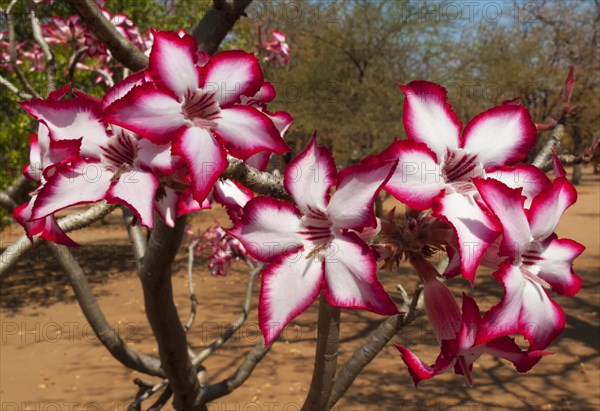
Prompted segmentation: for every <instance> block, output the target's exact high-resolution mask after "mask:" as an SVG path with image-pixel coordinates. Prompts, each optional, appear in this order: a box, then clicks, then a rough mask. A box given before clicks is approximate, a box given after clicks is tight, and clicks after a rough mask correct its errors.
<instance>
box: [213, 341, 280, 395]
mask: <svg viewBox="0 0 600 411" xmlns="http://www.w3.org/2000/svg"><path fill="white" fill-rule="evenodd" d="M270 348H271V345H269V346H268V347H265V342H264V340H261V341H260V342H258V343H257V344H256V345H255V346H254V348H252V350H250V351H249V352H248V354H246V357H245V358H244V361H243V362H242V364H241V365H240V366H239V367H238V369H237V370H236V371H235V372H234V373H233V374H232V375H231V376H230V377H229V378H226V379H225V380H223V381H221V382H219V383H217V384H213V385H209V386H208V387H206V388H205V389H204V390H202V398H201V402H202V404H206V403H207V402H210V401H214V400H216V399H217V398H221V397H224V396H225V395H227V394H229V393H231V392H233V391H234V390H235V389H236V388H238V387H239V386H240V385H242V384H243V383H244V381H246V380H247V379H248V378H249V377H250V376H251V375H252V372H253V371H254V368H256V365H257V364H258V363H259V362H260V361H261V360H262V359H263V357H264V356H265V355H266V354H267V352H269V349H270Z"/></svg>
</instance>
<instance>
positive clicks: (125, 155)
mask: <svg viewBox="0 0 600 411" xmlns="http://www.w3.org/2000/svg"><path fill="white" fill-rule="evenodd" d="M136 154H137V139H136V138H135V136H133V135H131V134H130V133H126V132H123V131H120V132H119V133H118V134H117V135H115V136H113V137H111V139H110V141H109V142H108V145H107V146H106V147H102V157H103V159H104V163H105V164H106V165H107V166H108V168H110V169H114V170H119V169H123V167H128V166H131V165H133V161H134V159H135V157H136Z"/></svg>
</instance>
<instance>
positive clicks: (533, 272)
mask: <svg viewBox="0 0 600 411" xmlns="http://www.w3.org/2000/svg"><path fill="white" fill-rule="evenodd" d="M542 251H543V247H542V244H540V242H539V241H531V242H530V243H529V244H527V245H526V246H525V249H524V250H523V252H522V253H521V258H520V260H521V261H520V263H521V272H522V273H523V275H524V276H525V278H526V279H528V280H529V281H531V282H532V283H535V284H539V285H540V286H541V287H542V288H545V289H550V288H551V286H550V284H548V283H547V282H546V281H545V280H544V279H542V278H541V277H539V276H538V273H539V271H540V266H539V264H540V262H541V260H543V257H542V255H541V253H542Z"/></svg>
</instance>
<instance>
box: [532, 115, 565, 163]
mask: <svg viewBox="0 0 600 411" xmlns="http://www.w3.org/2000/svg"><path fill="white" fill-rule="evenodd" d="M564 135H565V126H564V125H563V124H560V123H559V124H557V125H556V127H554V130H553V131H552V136H551V137H550V138H549V139H548V141H547V142H546V144H545V145H544V147H543V148H542V149H541V150H540V152H539V153H538V155H537V156H536V157H535V160H533V163H532V164H533V165H534V166H536V167H538V168H542V167H543V166H544V164H546V163H547V162H548V161H551V158H552V151H553V150H556V148H558V146H559V145H560V141H561V140H562V138H563V137H564Z"/></svg>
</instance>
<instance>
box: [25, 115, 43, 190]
mask: <svg viewBox="0 0 600 411" xmlns="http://www.w3.org/2000/svg"><path fill="white" fill-rule="evenodd" d="M42 127H44V126H42ZM43 170H44V167H43V165H42V153H41V150H40V145H39V143H38V135H37V134H35V133H32V134H31V135H30V136H29V164H26V165H25V166H24V167H23V175H24V176H25V177H27V178H28V179H30V180H35V181H40V180H41V178H42V171H43Z"/></svg>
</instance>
